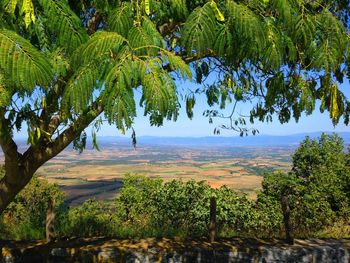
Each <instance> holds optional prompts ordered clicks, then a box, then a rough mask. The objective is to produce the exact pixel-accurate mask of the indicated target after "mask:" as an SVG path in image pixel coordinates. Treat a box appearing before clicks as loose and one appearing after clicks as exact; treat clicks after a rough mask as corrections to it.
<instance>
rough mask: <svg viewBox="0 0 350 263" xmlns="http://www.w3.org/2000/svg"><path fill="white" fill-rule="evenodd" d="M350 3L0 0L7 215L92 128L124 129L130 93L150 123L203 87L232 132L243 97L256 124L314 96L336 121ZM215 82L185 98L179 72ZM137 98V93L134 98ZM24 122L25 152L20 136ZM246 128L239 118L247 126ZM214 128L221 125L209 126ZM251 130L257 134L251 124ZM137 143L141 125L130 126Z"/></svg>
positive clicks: (238, 126) (283, 115)
mask: <svg viewBox="0 0 350 263" xmlns="http://www.w3.org/2000/svg"><path fill="white" fill-rule="evenodd" d="M349 10H350V8H349V1H348V0H340V1H336V2H334V1H329V0H320V1H300V0H298V1H297V0H265V1H260V0H253V1H244V0H240V1H233V0H225V1H224V0H219V1H214V0H209V1H207V0H196V1H187V0H186V1H185V0H174V1H167V0H164V1H156V0H131V1H122V0H118V1H117V0H82V1H72V0H3V1H1V4H0V91H1V94H0V117H1V118H0V145H1V147H2V150H3V152H4V155H5V170H6V172H5V176H4V178H2V179H1V181H0V211H3V210H4V209H5V208H6V207H7V206H8V204H9V203H10V202H11V201H12V200H13V199H14V197H15V196H16V194H17V193H18V192H19V191H20V190H21V189H23V187H24V186H25V185H26V184H27V183H28V182H29V181H30V180H31V178H32V176H33V174H34V172H35V171H36V170H37V169H38V168H39V167H40V166H41V165H43V164H44V163H45V162H47V161H48V160H50V159H51V158H53V157H54V156H56V155H57V154H59V153H60V152H61V151H62V150H63V149H65V148H66V147H67V146H68V145H69V144H71V143H73V145H74V147H75V148H77V149H79V150H82V149H83V148H84V146H85V142H86V133H85V131H84V130H85V129H86V128H87V127H88V126H89V125H94V126H93V127H95V129H94V132H93V142H94V145H95V146H97V144H96V133H95V131H96V130H98V128H99V125H101V123H102V121H103V120H102V117H101V116H104V118H105V119H106V120H107V121H108V123H109V124H111V125H115V126H116V128H117V129H119V130H120V131H121V132H124V131H125V130H126V129H131V128H132V124H133V120H134V117H135V116H136V105H137V102H136V98H135V97H134V93H135V91H140V93H141V94H142V96H141V100H140V101H139V104H140V105H141V106H142V107H143V108H144V114H145V115H147V116H149V120H150V123H151V125H156V126H159V125H162V123H163V120H164V119H168V120H171V119H172V120H176V118H177V116H178V110H179V107H180V103H179V98H180V97H181V96H180V95H185V97H186V110H187V114H188V117H190V118H191V117H192V115H193V112H192V108H193V106H194V104H195V98H196V96H195V95H196V94H197V93H204V94H206V95H207V101H208V105H209V106H213V105H218V106H219V108H224V107H225V106H226V104H227V103H228V104H230V105H232V109H233V111H232V114H230V116H224V115H222V114H221V113H220V112H219V111H217V110H215V109H210V110H208V111H207V112H206V113H205V114H206V116H207V117H208V118H209V121H211V119H212V118H214V117H224V118H225V117H227V118H228V120H229V123H228V124H227V125H222V126H221V127H219V128H229V129H234V130H237V131H239V132H240V133H241V134H242V135H243V134H245V133H247V132H248V131H249V129H247V128H246V127H245V126H244V124H245V123H246V119H245V118H243V117H242V116H239V115H237V114H236V113H235V109H236V104H237V103H238V102H243V103H244V102H248V101H250V102H252V103H253V107H252V110H251V112H250V116H248V118H249V120H250V121H251V122H253V121H254V120H255V119H258V120H260V121H271V120H272V116H273V114H277V116H278V119H279V121H280V122H281V123H284V122H288V121H289V120H290V118H291V117H294V118H295V119H296V120H298V119H299V117H300V115H301V113H302V112H305V113H306V114H311V113H312V112H313V110H314V108H315V102H316V101H317V100H320V101H321V109H320V110H321V111H324V110H328V111H329V113H330V117H331V119H332V120H333V122H334V124H336V123H338V121H339V119H340V117H341V116H343V117H344V121H345V123H346V124H348V122H349V112H350V104H349V102H348V100H347V98H346V97H345V96H344V94H342V93H341V92H340V91H339V89H338V84H339V83H341V82H342V81H343V77H344V76H345V75H346V74H347V73H348V64H349V62H350V60H349V58H348V54H347V50H348V38H347V31H346V29H347V22H348V21H347V17H348V14H349ZM192 73H195V78H194V79H196V81H197V82H200V83H202V82H205V80H206V78H207V77H208V76H209V75H212V76H215V81H213V82H212V83H210V84H208V82H205V83H206V85H203V88H202V89H199V90H197V91H195V92H190V91H188V92H187V93H185V94H182V93H180V91H179V90H178V89H176V84H175V81H174V79H177V78H189V79H192ZM136 97H137V96H136ZM23 123H26V124H27V127H28V149H27V150H26V151H25V152H24V153H20V152H18V149H17V145H16V143H15V141H14V140H13V134H14V132H15V131H16V130H20V129H21V127H22V124H23ZM242 125H243V126H242ZM214 132H215V133H219V132H220V130H219V129H216V130H214ZM252 132H253V133H255V132H256V131H255V130H252ZM133 138H134V139H135V133H133Z"/></svg>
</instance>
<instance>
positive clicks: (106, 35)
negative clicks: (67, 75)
mask: <svg viewBox="0 0 350 263" xmlns="http://www.w3.org/2000/svg"><path fill="white" fill-rule="evenodd" d="M126 42H127V40H126V39H125V38H124V37H122V36H121V35H119V34H118V33H115V32H105V31H99V32H96V33H95V34H94V35H93V36H92V37H91V38H90V39H89V41H87V42H86V43H85V44H83V45H81V46H80V47H79V48H78V49H77V50H76V51H75V52H74V54H73V55H72V65H73V67H75V68H78V67H79V66H80V65H85V64H88V63H91V62H92V61H94V60H102V59H117V58H118V55H120V54H123V53H124V52H125V50H123V47H125V46H126Z"/></svg>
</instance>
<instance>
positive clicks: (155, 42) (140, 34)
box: [128, 17, 165, 56]
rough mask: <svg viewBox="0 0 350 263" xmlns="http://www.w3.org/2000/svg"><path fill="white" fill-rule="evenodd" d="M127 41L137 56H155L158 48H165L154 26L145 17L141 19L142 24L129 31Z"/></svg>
mask: <svg viewBox="0 0 350 263" xmlns="http://www.w3.org/2000/svg"><path fill="white" fill-rule="evenodd" d="M128 41H129V43H130V46H131V47H132V48H133V52H134V53H135V54H137V55H145V56H155V55H156V54H157V53H158V51H159V47H161V48H164V47H165V41H164V39H163V37H162V36H161V35H160V33H159V32H158V30H157V28H156V27H155V25H154V24H153V23H152V21H150V20H149V19H148V18H147V17H143V18H142V24H141V25H140V26H135V27H133V28H132V29H130V31H129V35H128Z"/></svg>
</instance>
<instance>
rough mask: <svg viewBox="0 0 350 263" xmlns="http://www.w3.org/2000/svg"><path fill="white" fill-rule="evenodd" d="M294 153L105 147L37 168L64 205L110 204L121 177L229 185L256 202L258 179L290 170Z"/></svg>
mask: <svg viewBox="0 0 350 263" xmlns="http://www.w3.org/2000/svg"><path fill="white" fill-rule="evenodd" d="M291 153H292V147H286V146H283V147H282V146H273V147H252V146H250V147H241V146H239V147H236V146H228V145H224V146H222V145H215V144H211V145H166V144H162V145H155V144H141V145H138V146H137V148H136V149H134V148H133V147H132V145H131V143H130V142H127V143H126V142H118V141H111V142H108V143H106V142H103V143H102V145H101V151H96V150H92V149H91V148H90V149H87V150H85V151H84V152H83V153H82V154H78V153H77V152H76V151H74V150H73V149H67V150H65V151H64V152H62V153H61V154H60V155H59V156H58V157H56V158H54V159H52V160H50V161H49V162H48V163H47V164H45V165H44V166H43V167H41V168H40V169H39V171H38V174H39V175H40V176H42V177H45V178H47V179H48V180H49V181H50V182H54V183H57V184H58V185H60V186H61V188H62V189H63V191H64V192H65V193H66V199H67V202H68V203H72V204H78V203H81V202H83V201H84V200H86V199H88V198H96V199H99V200H111V199H113V198H114V197H115V195H116V194H117V192H118V189H119V188H120V187H121V186H122V180H123V177H124V175H125V174H127V173H134V174H140V175H145V176H148V177H152V178H156V177H160V178H162V179H163V180H164V181H170V180H173V179H181V180H184V181H187V180H191V179H194V180H198V181H201V180H205V181H207V183H208V184H209V185H211V186H212V187H220V186H222V185H228V186H229V187H231V188H233V189H236V190H238V191H241V192H244V193H247V194H248V195H249V196H250V197H252V198H254V197H255V196H256V191H257V190H258V189H259V188H260V187H261V181H262V175H263V173H264V172H268V171H272V170H288V169H289V168H290V165H291V164H290V161H291V157H290V156H291Z"/></svg>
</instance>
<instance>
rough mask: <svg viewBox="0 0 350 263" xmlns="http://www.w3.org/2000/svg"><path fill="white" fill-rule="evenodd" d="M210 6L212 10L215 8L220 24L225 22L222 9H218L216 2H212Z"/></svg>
mask: <svg viewBox="0 0 350 263" xmlns="http://www.w3.org/2000/svg"><path fill="white" fill-rule="evenodd" d="M210 6H211V8H213V10H214V13H215V16H216V19H217V20H218V21H220V22H224V21H225V17H224V15H223V14H222V13H221V11H220V9H219V8H218V6H217V4H216V2H215V1H214V0H212V1H210Z"/></svg>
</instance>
